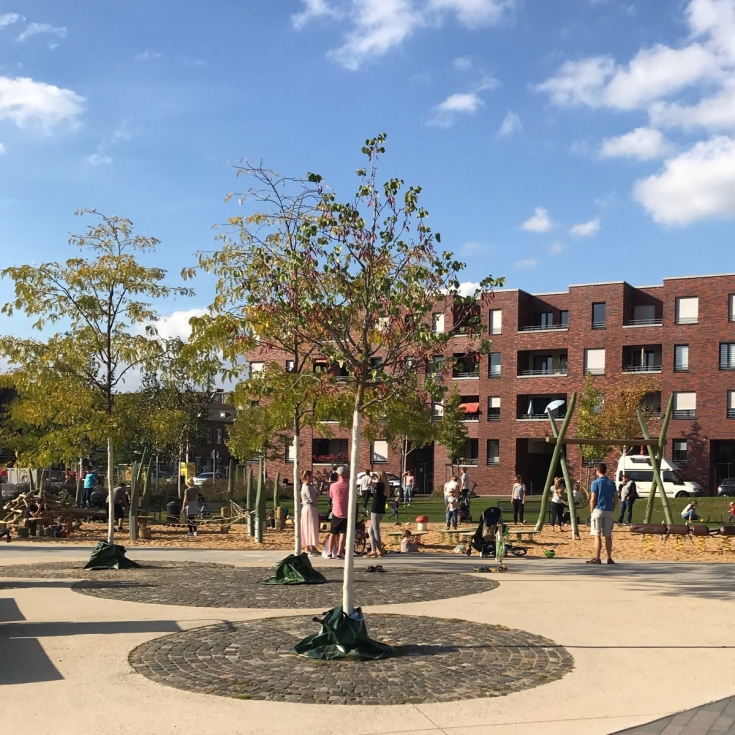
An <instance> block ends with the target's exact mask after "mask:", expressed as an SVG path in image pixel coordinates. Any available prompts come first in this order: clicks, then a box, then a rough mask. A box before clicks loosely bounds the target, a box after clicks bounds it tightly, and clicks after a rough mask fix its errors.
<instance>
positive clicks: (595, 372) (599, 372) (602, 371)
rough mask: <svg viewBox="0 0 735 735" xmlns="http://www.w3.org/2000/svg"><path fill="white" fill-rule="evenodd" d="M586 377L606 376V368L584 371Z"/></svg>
mask: <svg viewBox="0 0 735 735" xmlns="http://www.w3.org/2000/svg"><path fill="white" fill-rule="evenodd" d="M584 374H585V375H604V374H605V368H587V369H586V370H585V371H584Z"/></svg>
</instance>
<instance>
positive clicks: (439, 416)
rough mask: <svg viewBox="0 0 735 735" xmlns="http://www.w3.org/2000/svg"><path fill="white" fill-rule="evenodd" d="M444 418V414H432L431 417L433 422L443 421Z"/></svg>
mask: <svg viewBox="0 0 735 735" xmlns="http://www.w3.org/2000/svg"><path fill="white" fill-rule="evenodd" d="M443 418H444V414H443V413H435V414H432V416H431V420H432V421H441V420H442V419H443Z"/></svg>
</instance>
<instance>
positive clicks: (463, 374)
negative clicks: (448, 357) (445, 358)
mask: <svg viewBox="0 0 735 735" xmlns="http://www.w3.org/2000/svg"><path fill="white" fill-rule="evenodd" d="M453 358H454V366H453V367H452V378H453V379H454V380H479V378H480V359H479V357H478V356H477V355H467V354H455V355H454V356H453Z"/></svg>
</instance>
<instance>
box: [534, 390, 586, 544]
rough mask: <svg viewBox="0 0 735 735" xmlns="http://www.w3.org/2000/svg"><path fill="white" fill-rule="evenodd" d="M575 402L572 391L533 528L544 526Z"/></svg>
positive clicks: (575, 395) (575, 398)
mask: <svg viewBox="0 0 735 735" xmlns="http://www.w3.org/2000/svg"><path fill="white" fill-rule="evenodd" d="M576 403H577V394H576V392H575V393H572V397H571V399H570V401H569V408H568V409H567V415H566V416H565V417H564V421H562V424H561V429H559V434H558V436H557V437H556V443H555V444H554V453H553V454H552V455H551V464H550V465H549V472H548V474H547V475H546V484H545V485H544V492H543V494H542V495H541V509H540V510H539V514H538V520H537V521H536V527H535V529H534V530H536V531H541V529H543V527H544V518H545V517H546V512H547V510H548V507H549V493H550V491H551V486H552V484H553V482H554V472H556V465H557V464H559V457H560V456H561V450H562V447H563V446H564V437H565V436H566V435H567V429H568V428H569V422H570V421H571V420H572V415H573V414H574V407H575V405H576Z"/></svg>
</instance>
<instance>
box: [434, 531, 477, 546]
mask: <svg viewBox="0 0 735 735" xmlns="http://www.w3.org/2000/svg"><path fill="white" fill-rule="evenodd" d="M437 533H438V534H439V540H440V541H441V542H442V543H444V542H445V541H449V542H450V543H451V542H452V540H453V539H454V538H455V537H456V538H460V537H461V536H462V534H466V533H470V532H469V531H467V529H465V528H451V529H450V528H441V529H439V530H438V531H437ZM472 534H474V531H472Z"/></svg>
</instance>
